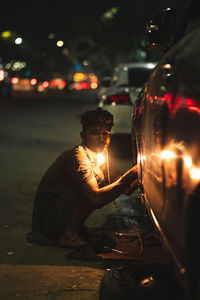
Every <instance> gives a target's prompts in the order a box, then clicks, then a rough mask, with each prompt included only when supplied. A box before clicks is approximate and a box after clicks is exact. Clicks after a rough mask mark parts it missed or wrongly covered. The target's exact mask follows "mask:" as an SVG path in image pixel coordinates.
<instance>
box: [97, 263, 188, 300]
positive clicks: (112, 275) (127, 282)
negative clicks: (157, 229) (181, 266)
mask: <svg viewBox="0 0 200 300" xmlns="http://www.w3.org/2000/svg"><path fill="white" fill-rule="evenodd" d="M147 298H148V299H149V298H150V299H154V300H160V299H162V300H169V299H173V300H183V299H184V297H183V294H182V290H181V289H180V286H179V284H178V282H177V281H176V278H175V276H174V275H173V271H172V270H171V268H170V267H169V266H168V265H166V264H157V263H155V264H134V265H132V266H125V267H118V268H113V269H109V270H107V271H106V273H105V275H104V277H103V278H102V281H101V285H100V297H99V299H100V300H110V299H112V300H121V299H123V300H130V299H134V300H144V299H145V300H146V299H147Z"/></svg>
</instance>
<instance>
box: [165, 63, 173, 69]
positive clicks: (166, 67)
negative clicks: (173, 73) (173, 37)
mask: <svg viewBox="0 0 200 300" xmlns="http://www.w3.org/2000/svg"><path fill="white" fill-rule="evenodd" d="M171 67H172V66H171V65H170V64H164V65H163V68H164V69H171Z"/></svg>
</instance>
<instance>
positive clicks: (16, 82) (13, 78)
mask: <svg viewBox="0 0 200 300" xmlns="http://www.w3.org/2000/svg"><path fill="white" fill-rule="evenodd" d="M10 81H11V83H12V84H18V83H19V78H18V77H12V78H11V80H10Z"/></svg>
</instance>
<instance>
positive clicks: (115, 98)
mask: <svg viewBox="0 0 200 300" xmlns="http://www.w3.org/2000/svg"><path fill="white" fill-rule="evenodd" d="M130 103H131V101H130V97H129V95H128V94H118V95H110V96H108V97H107V99H106V100H105V104H116V105H118V104H119V105H120V104H130Z"/></svg>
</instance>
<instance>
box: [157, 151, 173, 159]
mask: <svg viewBox="0 0 200 300" xmlns="http://www.w3.org/2000/svg"><path fill="white" fill-rule="evenodd" d="M160 158H165V159H170V158H175V154H174V152H173V151H169V150H164V151H162V152H161V154H160Z"/></svg>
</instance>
